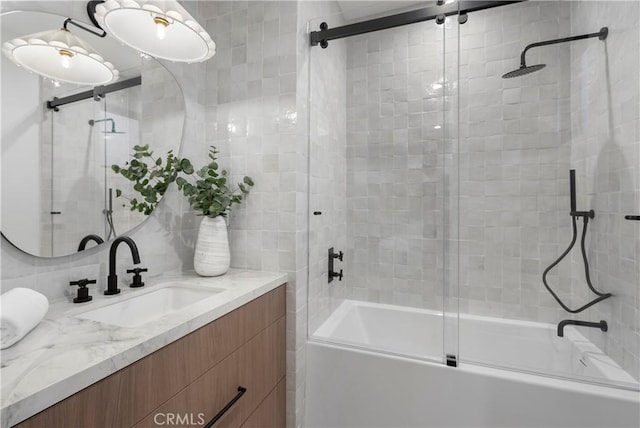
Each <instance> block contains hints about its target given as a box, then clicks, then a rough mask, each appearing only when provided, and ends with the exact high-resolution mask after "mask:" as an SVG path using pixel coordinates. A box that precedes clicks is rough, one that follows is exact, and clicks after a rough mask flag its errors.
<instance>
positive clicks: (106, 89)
mask: <svg viewBox="0 0 640 428" xmlns="http://www.w3.org/2000/svg"><path fill="white" fill-rule="evenodd" d="M140 84H142V77H141V76H138V77H132V78H131V79H127V80H122V81H118V82H115V83H112V84H110V85H100V86H96V87H95V88H93V89H91V90H88V91H83V92H78V93H77V94H73V95H69V96H68V97H62V98H58V97H53V98H52V99H51V100H49V101H47V108H48V109H52V110H53V111H60V109H59V108H58V107H59V106H63V105H65V104H71V103H75V102H76V101H82V100H86V99H89V98H93V99H100V98H104V96H105V95H106V94H108V93H110V92H116V91H119V90H121V89H126V88H131V87H133V86H139V85H140Z"/></svg>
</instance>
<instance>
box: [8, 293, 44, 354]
mask: <svg viewBox="0 0 640 428" xmlns="http://www.w3.org/2000/svg"><path fill="white" fill-rule="evenodd" d="M0 310H1V311H2V312H0V349H4V348H8V347H9V346H11V345H13V344H14V343H16V342H17V341H19V340H20V339H22V338H23V337H24V336H25V335H26V334H27V333H29V332H30V331H31V330H33V328H34V327H35V326H37V325H38V324H39V323H40V321H42V319H43V318H44V316H45V315H46V314H47V311H48V310H49V300H48V299H47V297H46V296H45V295H44V294H41V293H38V292H37V291H35V290H31V289H30V288H22V287H16V288H13V289H11V290H9V291H7V292H6V293H4V294H2V295H0Z"/></svg>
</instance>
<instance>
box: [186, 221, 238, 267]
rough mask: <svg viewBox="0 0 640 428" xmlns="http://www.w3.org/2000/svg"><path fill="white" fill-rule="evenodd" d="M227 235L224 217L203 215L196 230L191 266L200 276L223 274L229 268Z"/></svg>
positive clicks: (229, 258)
mask: <svg viewBox="0 0 640 428" xmlns="http://www.w3.org/2000/svg"><path fill="white" fill-rule="evenodd" d="M230 263H231V256H230V255H229V235H228V233H227V223H226V222H225V220H224V217H222V216H217V217H214V218H211V217H204V218H203V219H202V222H201V223H200V229H199V230H198V239H197V241H196V251H195V254H194V255H193V267H194V269H195V270H196V273H197V274H198V275H201V276H218V275H223V274H224V273H226V272H227V270H229V264H230Z"/></svg>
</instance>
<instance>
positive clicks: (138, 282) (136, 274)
mask: <svg viewBox="0 0 640 428" xmlns="http://www.w3.org/2000/svg"><path fill="white" fill-rule="evenodd" d="M147 271H148V269H147V268H133V269H127V273H132V274H133V282H132V283H131V284H130V285H129V287H131V288H138V287H142V286H144V282H142V277H141V276H140V272H147Z"/></svg>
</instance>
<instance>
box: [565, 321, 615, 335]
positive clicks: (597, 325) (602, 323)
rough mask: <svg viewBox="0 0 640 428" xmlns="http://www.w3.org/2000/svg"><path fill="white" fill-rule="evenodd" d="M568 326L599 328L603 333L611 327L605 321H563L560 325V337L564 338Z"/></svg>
mask: <svg viewBox="0 0 640 428" xmlns="http://www.w3.org/2000/svg"><path fill="white" fill-rule="evenodd" d="M567 325H579V326H582V327H595V328H599V329H600V330H602V331H607V330H608V329H609V326H608V325H607V322H606V321H605V320H601V321H600V322H590V321H580V320H562V321H560V323H558V336H560V337H564V328H565V327H566V326H567Z"/></svg>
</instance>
